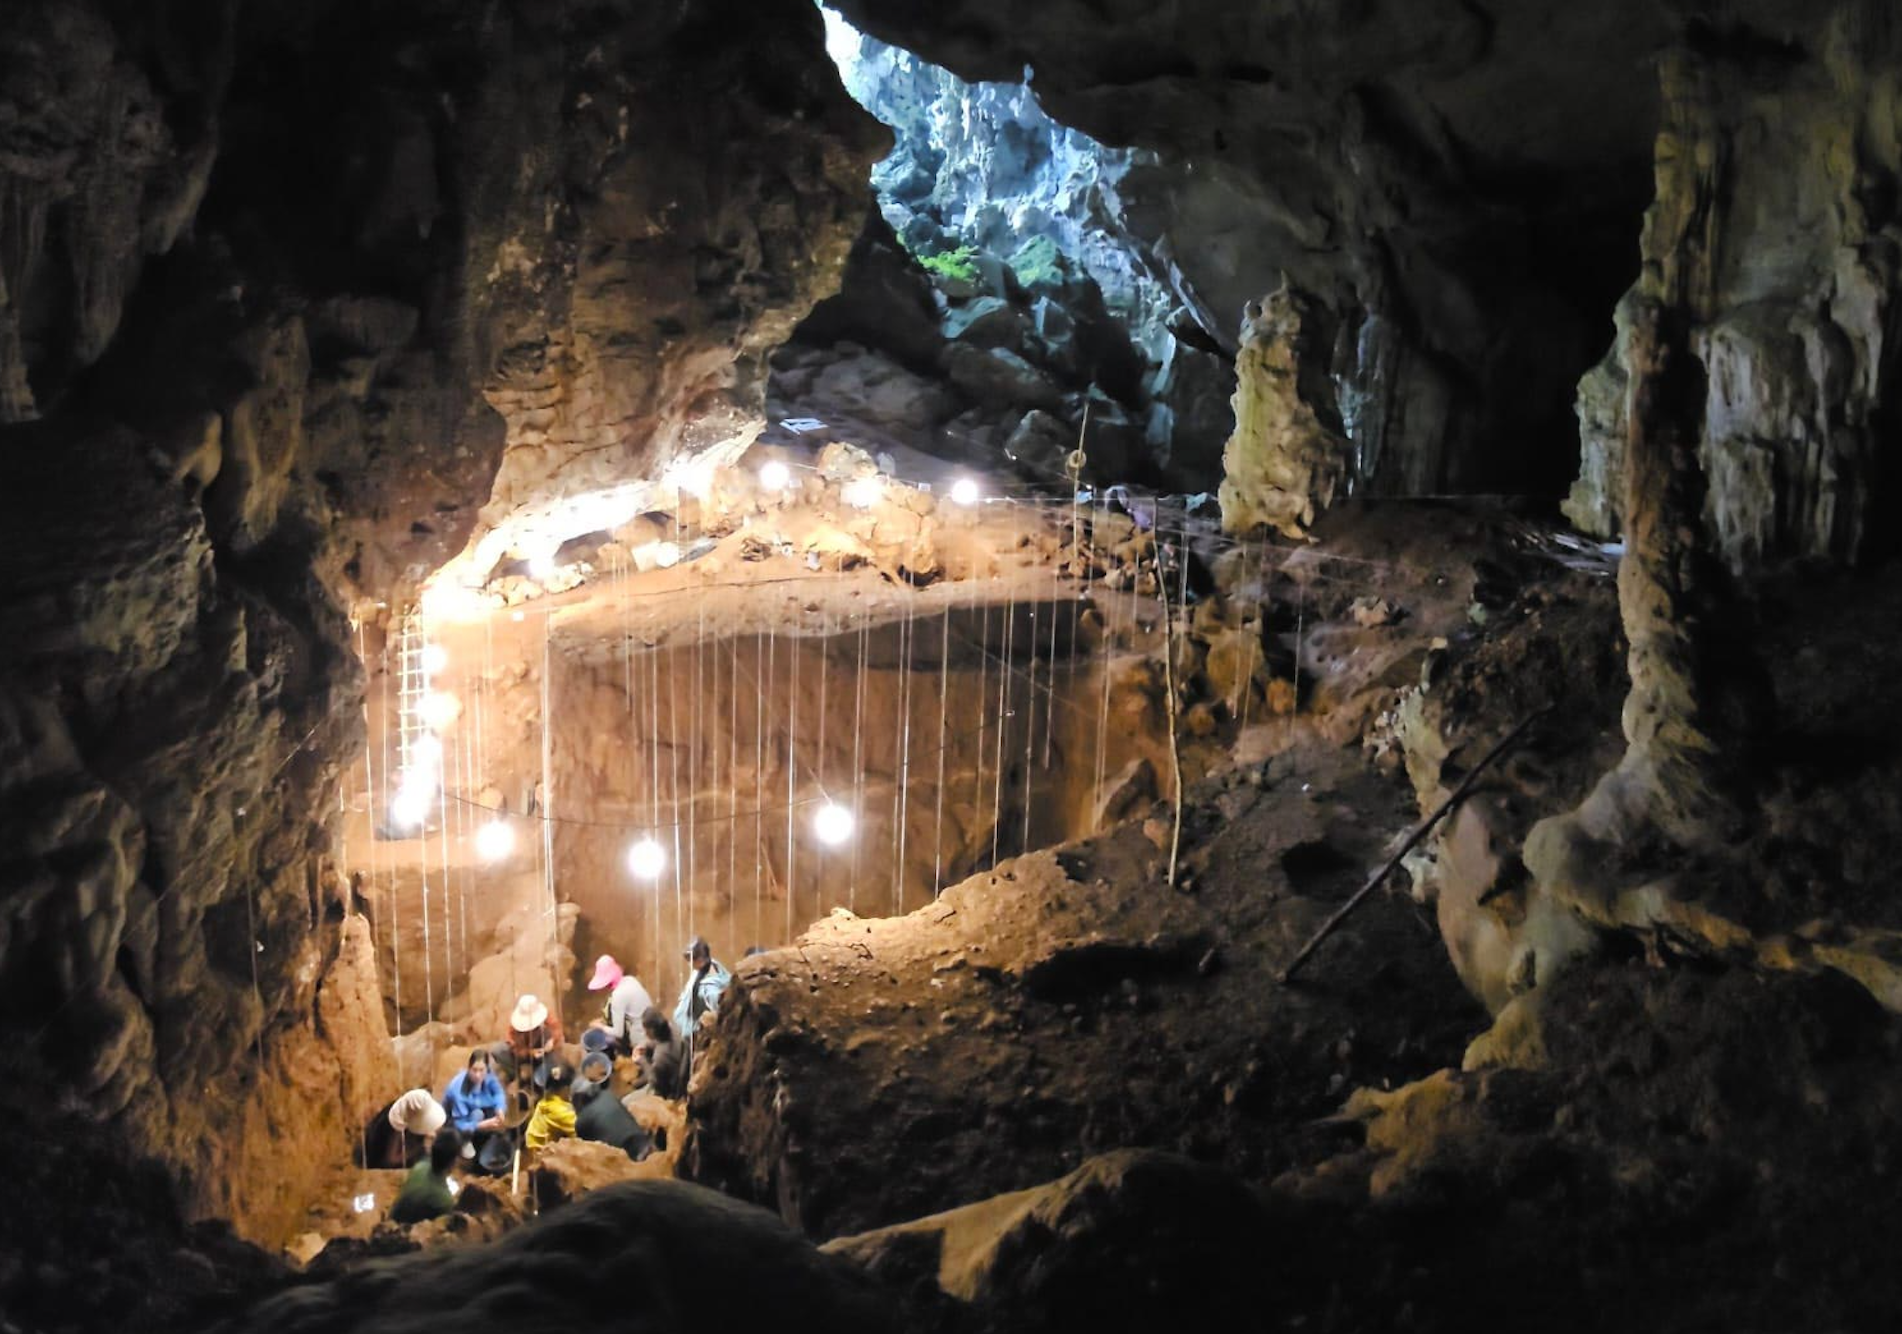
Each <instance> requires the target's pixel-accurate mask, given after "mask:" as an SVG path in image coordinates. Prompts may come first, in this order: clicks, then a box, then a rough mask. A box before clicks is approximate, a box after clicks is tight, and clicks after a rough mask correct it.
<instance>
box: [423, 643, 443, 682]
mask: <svg viewBox="0 0 1902 1334" xmlns="http://www.w3.org/2000/svg"><path fill="white" fill-rule="evenodd" d="M417 657H418V659H419V660H420V661H421V662H422V664H423V670H424V671H426V672H428V673H429V674H430V675H431V676H434V675H435V674H436V673H437V672H440V671H441V670H442V669H443V668H445V667H447V666H448V665H449V650H448V649H446V648H444V647H443V646H442V645H441V644H425V645H423V651H422V652H421V653H420V654H418V655H417Z"/></svg>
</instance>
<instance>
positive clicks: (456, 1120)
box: [442, 1047, 508, 1158]
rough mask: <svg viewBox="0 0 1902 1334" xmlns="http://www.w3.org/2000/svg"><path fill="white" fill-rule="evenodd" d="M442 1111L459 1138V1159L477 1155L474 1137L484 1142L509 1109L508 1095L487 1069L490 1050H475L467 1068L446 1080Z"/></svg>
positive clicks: (483, 1048) (471, 1053)
mask: <svg viewBox="0 0 1902 1334" xmlns="http://www.w3.org/2000/svg"><path fill="white" fill-rule="evenodd" d="M442 1105H443V1110H444V1111H445V1112H447V1113H449V1124H450V1125H451V1126H452V1127H453V1128H454V1129H456V1130H457V1131H459V1132H460V1133H461V1135H462V1156H463V1157H465V1158H473V1157H475V1155H476V1148H477V1144H476V1137H477V1136H481V1137H482V1138H484V1139H486V1138H487V1137H488V1136H489V1135H490V1134H492V1133H494V1132H495V1131H497V1130H500V1129H501V1128H502V1113H503V1111H504V1110H505V1109H506V1108H507V1107H508V1095H507V1094H506V1093H504V1092H503V1091H502V1081H501V1080H499V1079H497V1078H496V1077H495V1072H494V1071H492V1070H490V1069H489V1051H488V1048H486V1047H477V1048H476V1049H475V1050H474V1051H472V1052H470V1053H469V1065H468V1068H467V1069H465V1070H464V1071H463V1072H462V1073H461V1074H459V1075H457V1076H456V1077H455V1078H454V1079H452V1080H450V1081H449V1087H448V1088H446V1089H444V1090H443V1091H442Z"/></svg>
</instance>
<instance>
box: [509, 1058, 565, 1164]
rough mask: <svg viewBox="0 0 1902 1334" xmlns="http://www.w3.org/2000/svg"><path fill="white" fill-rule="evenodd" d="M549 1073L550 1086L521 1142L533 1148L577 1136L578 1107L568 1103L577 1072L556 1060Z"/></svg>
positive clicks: (544, 1091)
mask: <svg viewBox="0 0 1902 1334" xmlns="http://www.w3.org/2000/svg"><path fill="white" fill-rule="evenodd" d="M546 1074H547V1086H546V1087H545V1088H543V1090H542V1096H541V1101H540V1102H538V1103H536V1104H535V1113H534V1115H532V1116H530V1117H529V1118H528V1129H527V1131H525V1132H524V1133H523V1136H522V1143H523V1144H524V1145H526V1146H527V1147H528V1148H530V1149H545V1148H547V1147H548V1146H549V1145H550V1144H552V1143H553V1142H554V1141H556V1140H558V1139H573V1138H574V1134H575V1105H574V1104H573V1103H572V1102H570V1101H568V1090H569V1087H570V1086H571V1085H572V1084H573V1083H574V1077H575V1076H574V1071H573V1070H572V1069H571V1068H570V1067H569V1066H568V1064H567V1063H566V1062H565V1061H554V1062H552V1063H550V1065H549V1066H548V1068H547V1071H546Z"/></svg>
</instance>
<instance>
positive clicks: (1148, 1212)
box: [824, 1149, 1276, 1334]
mask: <svg viewBox="0 0 1902 1334" xmlns="http://www.w3.org/2000/svg"><path fill="white" fill-rule="evenodd" d="M1271 1236H1272V1227H1271V1223H1270V1219H1269V1215H1268V1213H1267V1211H1266V1210H1265V1209H1264V1208H1263V1207H1262V1205H1261V1203H1260V1202H1259V1201H1258V1200H1257V1199H1256V1198H1255V1196H1254V1194H1253V1193H1252V1192H1250V1191H1249V1189H1248V1188H1247V1187H1246V1186H1244V1185H1242V1183H1241V1182H1240V1181H1238V1180H1236V1179H1235V1178H1234V1177H1232V1176H1230V1175H1229V1174H1228V1173H1226V1172H1223V1171H1222V1170H1220V1169H1219V1168H1215V1167H1210V1166H1207V1165H1205V1164H1202V1163H1196V1162H1192V1161H1190V1160H1189V1159H1187V1158H1181V1157H1177V1156H1176V1155H1174V1154H1166V1153H1156V1152H1153V1151H1149V1150H1142V1149H1124V1150H1118V1151H1117V1152H1114V1153H1107V1154H1103V1155H1101V1156H1099V1157H1096V1158H1092V1159H1090V1160H1089V1161H1088V1162H1086V1163H1084V1164H1083V1165H1082V1166H1081V1167H1079V1168H1078V1169H1077V1170H1076V1171H1074V1172H1072V1173H1070V1174H1069V1175H1068V1176H1065V1177H1063V1178H1061V1179H1059V1180H1057V1181H1053V1182H1050V1183H1049V1184H1047V1185H1043V1186H1036V1187H1032V1188H1031V1189H1029V1190H1021V1191H1015V1192H1013V1193H1011V1194H1008V1195H1000V1196H995V1197H993V1198H991V1199H988V1200H982V1201H980V1202H978V1203H976V1204H969V1205H965V1206H964V1207H963V1208H960V1209H953V1210H949V1211H948V1212H945V1213H941V1214H934V1215H932V1216H930V1217H928V1218H922V1219H919V1220H918V1221H916V1222H912V1223H901V1224H899V1225H897V1226H895V1227H889V1228H881V1229H878V1230H877V1231H873V1232H866V1233H860V1234H858V1235H856V1236H851V1237H841V1238H839V1239H838V1240H836V1241H832V1242H828V1243H827V1244H826V1246H825V1247H824V1249H825V1250H826V1252H827V1253H829V1254H832V1255H836V1256H839V1257H841V1258H843V1259H846V1260H849V1261H851V1262H852V1263H853V1264H856V1265H858V1266H860V1267H861V1268H863V1269H864V1270H865V1271H866V1272H867V1273H869V1274H871V1275H873V1276H874V1277H876V1278H878V1279H880V1280H881V1281H883V1282H886V1283H888V1284H895V1285H915V1284H922V1283H925V1282H929V1283H932V1284H935V1286H936V1287H937V1288H938V1289H939V1290H940V1291H942V1292H944V1293H945V1294H947V1295H948V1296H951V1297H954V1298H956V1299H957V1300H959V1301H961V1302H967V1303H970V1304H971V1305H973V1306H974V1307H976V1308H978V1310H979V1312H980V1313H981V1315H983V1316H984V1317H986V1318H987V1322H986V1327H987V1328H1000V1329H1010V1330H1017V1331H1023V1332H1024V1334H1032V1332H1033V1331H1036V1332H1038V1334H1041V1332H1043V1331H1049V1334H1060V1332H1061V1331H1068V1330H1086V1329H1106V1330H1107V1329H1143V1328H1148V1329H1196V1328H1211V1329H1253V1328H1258V1327H1260V1325H1261V1323H1262V1318H1263V1316H1264V1314H1265V1313H1266V1312H1267V1311H1269V1310H1271V1309H1273V1304H1274V1298H1275V1290H1276V1279H1275V1268H1274V1265H1273V1264H1272V1263H1264V1257H1265V1256H1266V1255H1271V1254H1272V1251H1273V1245H1272V1241H1271Z"/></svg>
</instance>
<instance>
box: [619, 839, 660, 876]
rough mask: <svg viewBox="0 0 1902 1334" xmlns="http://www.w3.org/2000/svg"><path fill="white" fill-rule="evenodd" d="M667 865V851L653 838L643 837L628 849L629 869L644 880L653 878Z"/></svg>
mask: <svg viewBox="0 0 1902 1334" xmlns="http://www.w3.org/2000/svg"><path fill="white" fill-rule="evenodd" d="M666 867H667V853H666V852H665V851H664V850H663V849H662V848H661V846H660V844H658V843H656V842H655V841H654V840H653V839H651V838H643V839H641V840H640V841H639V842H637V843H635V845H634V846H633V847H631V848H629V849H628V850H627V869H628V870H630V871H632V872H633V873H634V874H635V875H637V876H639V877H640V878H641V879H643V880H652V879H654V878H655V877H656V876H658V875H659V874H660V873H661V872H662V871H663V870H665V869H666Z"/></svg>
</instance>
